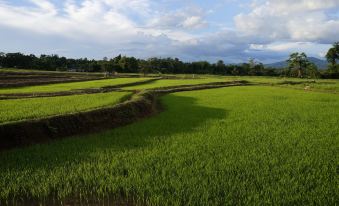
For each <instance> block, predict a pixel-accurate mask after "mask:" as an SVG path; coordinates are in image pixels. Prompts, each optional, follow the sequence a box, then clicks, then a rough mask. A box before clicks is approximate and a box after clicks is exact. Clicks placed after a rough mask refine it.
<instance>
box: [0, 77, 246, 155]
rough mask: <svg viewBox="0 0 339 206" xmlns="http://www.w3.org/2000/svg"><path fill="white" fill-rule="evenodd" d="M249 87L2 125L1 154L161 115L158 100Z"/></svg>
mask: <svg viewBox="0 0 339 206" xmlns="http://www.w3.org/2000/svg"><path fill="white" fill-rule="evenodd" d="M244 85H249V84H248V83H247V82H245V81H236V82H228V83H227V82H223V83H213V84H206V85H187V86H181V87H170V88H169V87H168V88H162V89H156V90H149V91H142V92H139V93H137V94H136V95H135V96H134V97H133V98H132V99H130V100H128V101H126V102H123V103H121V104H118V105H116V106H113V107H109V108H101V109H96V110H92V111H87V112H80V113H77V114H67V115H60V116H55V117H49V118H45V119H39V120H30V121H25V122H15V123H9V124H3V125H0V150H5V149H10V148H15V147H20V146H25V145H31V144H36V143H43V142H48V141H51V140H54V139H58V138H63V137H68V136H73V135H79V134H88V133H92V132H98V131H102V130H104V129H108V128H115V127H119V126H122V125H126V124H130V123H132V122H135V121H137V120H139V119H142V118H145V117H148V116H151V115H153V114H156V113H158V112H159V111H161V105H160V104H159V102H158V97H159V96H160V95H163V94H167V93H173V92H180V91H191V90H202V89H211V88H220V87H228V86H244Z"/></svg>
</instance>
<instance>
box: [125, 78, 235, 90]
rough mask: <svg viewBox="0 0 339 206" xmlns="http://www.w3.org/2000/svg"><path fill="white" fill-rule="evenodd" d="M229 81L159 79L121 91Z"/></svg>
mask: <svg viewBox="0 0 339 206" xmlns="http://www.w3.org/2000/svg"><path fill="white" fill-rule="evenodd" d="M226 81H230V79H228V78H215V77H214V78H208V77H207V78H206V77H203V76H202V77H201V78H195V79H160V80H156V81H154V82H151V83H149V84H141V85H135V86H130V87H124V88H123V89H127V90H142V89H155V88H162V87H175V86H182V85H197V84H208V83H215V82H226Z"/></svg>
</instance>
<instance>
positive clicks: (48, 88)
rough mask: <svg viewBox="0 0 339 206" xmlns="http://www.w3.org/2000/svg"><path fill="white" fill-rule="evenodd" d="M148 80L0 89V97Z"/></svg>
mask: <svg viewBox="0 0 339 206" xmlns="http://www.w3.org/2000/svg"><path fill="white" fill-rule="evenodd" d="M149 79H150V78H115V79H104V80H93V81H84V82H72V83H59V84H48V85H40V86H28V87H18V88H5V89H0V95H1V94H17V93H43V92H62V91H70V90H79V89H89V88H100V87H107V86H117V85H120V84H129V83H133V82H142V81H145V80H149Z"/></svg>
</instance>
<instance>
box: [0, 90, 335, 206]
mask: <svg viewBox="0 0 339 206" xmlns="http://www.w3.org/2000/svg"><path fill="white" fill-rule="evenodd" d="M162 103H163V105H164V107H165V110H164V112H162V113H160V114H158V115H157V116H155V117H152V118H149V119H146V120H143V121H140V122H137V123H134V124H132V125H129V126H125V127H121V128H117V129H114V130H111V131H107V132H104V133H100V134H96V135H91V136H88V138H84V137H79V138H71V139H65V140H62V141H57V142H54V143H51V144H48V145H36V146H32V147H29V148H25V149H16V150H12V151H8V152H3V153H1V155H0V162H1V164H0V174H1V175H0V199H2V200H11V199H20V198H25V197H27V198H29V197H33V198H38V199H40V200H41V201H44V199H45V198H47V197H49V198H51V197H54V198H55V199H59V200H60V199H63V198H65V197H70V198H71V199H72V198H74V199H75V198H80V199H83V200H84V199H91V198H92V197H93V196H95V197H96V198H104V197H105V196H107V195H109V194H113V195H112V196H111V198H113V197H114V196H115V197H116V198H117V199H119V200H121V199H128V200H130V201H132V202H134V203H135V202H139V203H140V202H146V203H147V204H150V205H248V204H250V205H267V204H272V205H312V204H315V205H335V204H336V203H337V200H338V198H339V196H338V194H339V191H338V185H339V178H338V165H339V156H338V150H339V127H338V125H339V119H338V116H339V96H337V95H334V94H326V93H318V92H305V91H301V90H295V89H286V88H277V87H268V86H266V87H265V86H251V87H229V88H222V89H212V90H202V91H192V92H181V93H175V94H170V95H166V96H164V97H163V98H162ZM111 200H112V199H111Z"/></svg>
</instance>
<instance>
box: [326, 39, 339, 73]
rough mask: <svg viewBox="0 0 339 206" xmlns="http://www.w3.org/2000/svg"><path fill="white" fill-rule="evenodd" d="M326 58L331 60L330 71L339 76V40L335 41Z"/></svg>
mask: <svg viewBox="0 0 339 206" xmlns="http://www.w3.org/2000/svg"><path fill="white" fill-rule="evenodd" d="M326 59H327V61H328V62H329V64H330V65H329V73H331V74H332V75H338V76H339V65H338V63H337V62H338V61H339V42H335V43H334V44H333V47H332V48H330V49H329V50H328V52H327V54H326Z"/></svg>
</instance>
